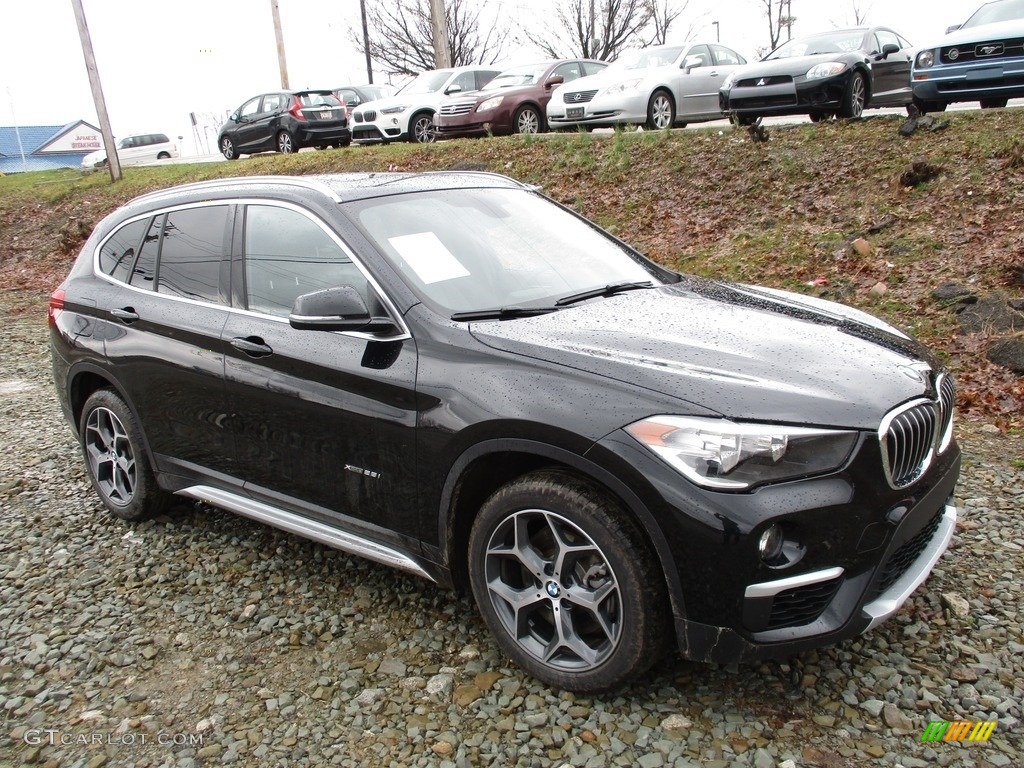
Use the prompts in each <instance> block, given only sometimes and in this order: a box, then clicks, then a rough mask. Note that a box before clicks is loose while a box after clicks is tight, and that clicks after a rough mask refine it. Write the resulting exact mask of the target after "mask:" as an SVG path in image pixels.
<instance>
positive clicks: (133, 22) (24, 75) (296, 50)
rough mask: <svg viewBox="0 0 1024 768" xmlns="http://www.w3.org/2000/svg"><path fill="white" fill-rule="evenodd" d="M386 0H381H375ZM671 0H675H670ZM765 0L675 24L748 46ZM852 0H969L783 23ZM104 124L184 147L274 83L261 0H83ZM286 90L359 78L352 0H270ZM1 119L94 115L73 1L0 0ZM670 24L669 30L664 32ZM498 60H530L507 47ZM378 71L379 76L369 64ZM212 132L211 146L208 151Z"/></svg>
mask: <svg viewBox="0 0 1024 768" xmlns="http://www.w3.org/2000/svg"><path fill="white" fill-rule="evenodd" d="M386 1H387V0H385V2H386ZM463 1H464V2H479V3H480V4H481V5H483V6H484V7H485V10H486V11H487V13H488V14H494V15H496V16H497V18H499V19H501V20H502V23H504V24H507V25H510V26H512V27H515V26H516V25H517V23H523V22H526V23H533V24H543V23H544V18H545V14H551V13H552V8H553V7H554V6H555V4H556V3H557V2H558V0H463ZM681 1H682V0H679V2H681ZM424 2H426V0H424ZM764 2H765V0H689V4H688V6H687V12H686V14H685V15H684V17H683V18H681V19H680V20H679V21H677V22H676V25H675V27H674V29H675V31H676V35H677V36H678V35H683V34H685V32H686V31H687V29H688V28H689V27H690V25H691V24H694V25H695V30H696V35H697V36H698V37H702V38H704V39H706V40H713V39H714V36H715V27H714V26H713V25H712V24H711V22H712V21H718V22H719V26H720V32H721V40H722V42H723V43H724V44H727V45H732V46H733V47H735V48H737V49H738V50H740V51H741V52H742V53H744V54H745V55H747V56H748V57H752V56H753V53H754V51H755V50H756V49H757V48H758V47H761V46H765V45H767V42H768V32H767V29H768V24H767V20H766V18H765V15H764ZM854 3H856V7H857V8H859V9H860V10H861V11H862V12H864V11H866V12H867V18H868V21H869V23H874V24H884V25H887V26H890V27H893V28H894V29H896V30H897V31H898V32H900V33H901V34H903V35H904V36H905V37H907V38H908V39H909V40H910V41H911V42H912V43H914V44H916V45H923V44H926V43H928V42H929V41H932V40H934V39H936V38H937V37H938V36H940V35H941V34H942V32H943V31H944V30H945V28H946V27H947V26H949V25H951V24H956V23H960V22H962V21H964V20H965V19H966V18H967V17H968V16H969V15H970V14H971V13H973V12H974V10H975V9H976V8H977V7H978V5H980V0H900V2H898V3H896V2H892V0H792V8H793V15H794V16H795V17H796V23H795V25H794V27H793V35H794V36H799V35H803V34H810V33H813V32H817V31H819V30H822V29H829V28H832V27H835V26H843V25H847V24H850V23H851V22H852V20H853V8H854ZM83 5H84V7H85V14H86V18H87V20H88V23H89V30H90V33H91V35H92V42H93V48H94V50H95V52H96V60H97V65H98V68H99V73H100V78H101V80H102V83H103V90H104V95H105V97H106V102H107V109H108V112H109V114H110V119H111V123H112V126H113V130H114V134H115V135H116V136H118V137H122V136H127V135H130V134H132V133H157V132H160V133H167V134H169V135H172V136H179V135H183V136H184V137H185V138H184V141H183V142H182V143H183V145H184V146H183V149H184V151H185V153H186V154H192V153H194V152H195V148H194V141H193V138H192V128H191V124H190V122H189V117H188V116H189V113H190V112H196V113H200V115H202V114H206V115H211V114H214V113H215V114H216V115H217V119H219V118H220V117H222V116H223V115H224V114H226V113H227V112H230V111H232V110H234V108H235V107H237V106H238V105H239V104H241V103H242V101H244V100H245V99H246V98H248V97H250V96H252V95H255V94H258V93H260V92H262V91H266V90H272V89H274V88H277V87H279V85H280V78H279V74H278V67H277V51H276V46H275V43H274V29H273V21H272V17H271V13H270V0H171V2H160V3H158V2H151V1H150V0H83ZM279 5H280V9H281V17H282V21H281V25H282V28H283V30H284V40H285V49H286V54H287V59H288V74H289V78H290V81H291V86H292V87H293V88H297V87H307V86H312V87H333V86H338V85H343V84H346V83H352V84H359V83H365V82H366V81H367V76H366V69H365V63H364V61H363V57H362V53H361V51H360V50H359V49H358V48H357V47H356V46H354V45H352V44H351V43H350V41H349V29H350V28H352V27H355V26H358V24H359V0H279ZM2 15H3V19H4V35H3V42H2V43H0V125H13V124H15V123H17V124H19V125H58V124H60V125H63V124H65V123H69V122H72V121H75V120H78V119H84V120H87V121H89V122H91V123H93V124H94V125H98V122H97V120H96V110H95V108H94V107H93V102H92V96H91V93H90V90H89V81H88V76H87V74H86V71H85V64H84V61H83V58H82V48H81V44H80V42H79V37H78V31H77V27H76V26H75V17H74V12H73V10H72V6H71V0H28V1H27V2H22V1H21V0H3V14H2ZM673 38H674V36H673V34H672V32H671V31H670V34H669V42H677V41H678V42H681V41H682V40H681V39H678V40H677V39H673ZM514 48H515V51H514V54H513V55H510V57H509V60H508V63H516V62H519V63H523V62H524V61H526V60H530V59H536V58H540V57H539V56H538V55H537V54H536V52H533V51H530V50H529V49H528V48H527V47H524V46H521V45H519V46H515V47H514ZM374 79H375V81H376V82H382V81H385V80H386V77H385V76H384V74H383V73H382V72H375V75H374ZM212 141H213V140H212V139H211V145H210V146H211V149H214V150H215V147H214V146H213V143H212Z"/></svg>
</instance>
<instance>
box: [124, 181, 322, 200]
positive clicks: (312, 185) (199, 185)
mask: <svg viewBox="0 0 1024 768" xmlns="http://www.w3.org/2000/svg"><path fill="white" fill-rule="evenodd" d="M252 183H257V184H284V185H291V186H293V187H304V188H306V189H311V190H314V191H316V192H320V193H322V194H324V195H327V196H328V197H329V198H330V199H331V200H332V201H333V202H335V203H340V202H341V197H339V196H338V193H337V192H335V191H334V190H333V189H331V187H330V186H328V185H327V184H324V183H323V182H322V181H320V180H319V179H313V178H308V177H306V176H227V177H225V178H220V179H207V180H206V181H195V182H192V183H191V184H181V185H179V186H176V187H168V188H166V189H158V190H156V191H154V192H147V193H146V194H144V195H140V196H139V197H136V198H135V200H133V202H135V201H140V200H152V199H154V198H159V197H162V196H165V195H171V194H174V193H175V192H180V191H182V190H189V189H204V188H206V187H222V186H242V185H244V184H252Z"/></svg>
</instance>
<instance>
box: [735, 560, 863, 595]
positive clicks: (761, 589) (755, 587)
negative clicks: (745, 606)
mask: <svg viewBox="0 0 1024 768" xmlns="http://www.w3.org/2000/svg"><path fill="white" fill-rule="evenodd" d="M842 575H843V569H842V568H840V567H839V566H836V567H834V568H826V569H825V570H823V571H812V572H811V573H801V574H800V575H798V576H790V577H789V578H786V579H779V580H778V581H762V582H761V583H760V584H751V585H750V586H749V587H747V591H746V592H745V593H744V595H743V596H744V597H745V598H747V599H748V600H750V599H751V598H757V597H774V596H775V595H777V594H779V592H785V591H786V590H787V589H797V588H798V587H808V586H810V585H811V584H818V583H819V582H822V581H832V579H838V578H839V577H840V576H842Z"/></svg>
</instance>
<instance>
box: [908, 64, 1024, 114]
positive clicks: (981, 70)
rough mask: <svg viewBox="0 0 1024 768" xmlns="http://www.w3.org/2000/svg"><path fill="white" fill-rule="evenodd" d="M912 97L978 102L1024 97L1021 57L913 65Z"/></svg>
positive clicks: (930, 99)
mask: <svg viewBox="0 0 1024 768" xmlns="http://www.w3.org/2000/svg"><path fill="white" fill-rule="evenodd" d="M911 81H912V87H913V90H914V96H916V97H917V98H918V99H921V100H922V101H942V102H947V103H948V102H954V101H980V100H982V99H1013V98H1018V97H1021V96H1024V56H1022V57H1014V58H1002V59H999V60H997V61H991V62H985V63H980V62H977V61H974V62H966V63H963V64H937V65H936V66H934V67H929V68H928V69H918V68H917V67H915V68H914V70H913V72H912V74H911Z"/></svg>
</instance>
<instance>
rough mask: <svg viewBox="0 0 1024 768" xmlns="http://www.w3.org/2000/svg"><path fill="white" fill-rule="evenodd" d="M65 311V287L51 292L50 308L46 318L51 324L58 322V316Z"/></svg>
mask: <svg viewBox="0 0 1024 768" xmlns="http://www.w3.org/2000/svg"><path fill="white" fill-rule="evenodd" d="M63 311H64V289H63V288H58V289H57V290H56V291H54V292H53V293H51V294H50V308H49V309H48V310H47V311H46V319H47V322H48V323H49V324H50V325H56V324H57V318H58V317H59V316H60V313H61V312H63Z"/></svg>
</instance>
